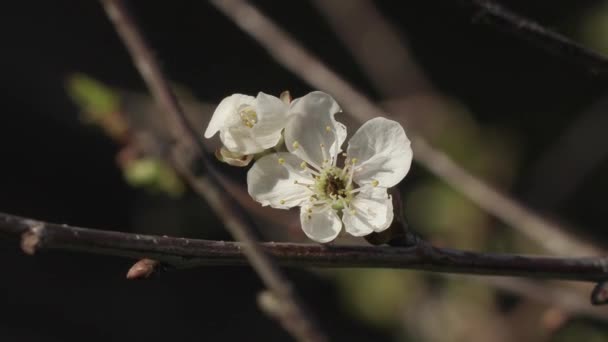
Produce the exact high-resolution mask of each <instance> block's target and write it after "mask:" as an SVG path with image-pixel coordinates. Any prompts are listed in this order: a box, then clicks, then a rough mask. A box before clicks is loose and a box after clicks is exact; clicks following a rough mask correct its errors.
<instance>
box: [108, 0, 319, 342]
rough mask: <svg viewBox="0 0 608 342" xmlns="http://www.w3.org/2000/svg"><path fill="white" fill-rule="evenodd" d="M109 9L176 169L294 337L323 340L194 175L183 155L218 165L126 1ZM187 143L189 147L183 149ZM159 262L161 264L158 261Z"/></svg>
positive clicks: (246, 233)
mask: <svg viewBox="0 0 608 342" xmlns="http://www.w3.org/2000/svg"><path fill="white" fill-rule="evenodd" d="M101 3H102V4H103V6H104V9H105V11H106V13H107V15H108V17H109V18H110V20H111V21H112V23H113V24H114V27H115V28H116V31H117V32H118V35H119V36H120V38H121V39H122V40H123V42H124V44H125V46H126V47H127V49H128V50H129V53H130V54H131V57H132V59H133V62H134V64H135V66H136V67H137V69H138V70H139V72H140V74H141V76H142V78H143V79H144V81H145V82H146V84H147V86H148V88H149V89H150V91H151V92H152V94H153V95H154V98H155V100H156V101H157V103H158V106H159V107H160V108H161V109H162V110H163V112H164V113H165V115H166V116H165V117H166V119H167V123H168V125H169V127H170V130H171V133H172V135H173V138H174V139H175V141H176V142H177V143H176V146H174V147H175V149H174V152H176V153H174V156H173V158H174V163H173V164H174V167H175V168H176V169H177V170H178V171H179V172H180V173H181V174H182V176H184V178H185V179H186V180H187V181H188V182H189V184H190V185H191V186H192V188H193V189H194V190H195V191H196V192H197V193H198V194H199V195H201V197H203V198H204V199H205V200H207V202H208V203H209V205H210V206H211V208H213V209H214V211H215V212H216V214H217V215H218V216H219V217H220V218H221V219H222V221H223V222H224V225H225V227H226V229H227V230H228V231H229V232H230V233H231V234H232V236H233V237H234V238H235V240H237V241H239V242H240V244H239V248H241V247H242V249H243V255H244V256H246V258H247V260H248V261H249V263H250V264H251V266H252V267H253V268H254V270H255V271H256V273H257V274H258V275H259V276H260V278H261V279H262V281H263V282H264V284H265V285H266V286H267V287H268V288H269V289H270V290H271V291H272V294H273V295H274V296H275V297H276V298H277V299H278V300H279V302H280V304H281V307H282V310H281V312H282V313H283V314H282V315H278V318H279V320H280V321H281V323H282V324H283V326H284V327H285V328H286V330H288V331H289V332H290V333H291V334H292V335H293V336H294V337H295V338H297V339H298V340H301V341H323V340H325V339H326V337H325V336H324V334H323V333H322V332H321V331H320V330H319V328H318V327H317V324H316V322H314V320H313V319H312V317H311V316H310V315H309V314H308V313H307V310H305V308H304V306H303V304H302V303H301V301H300V300H299V299H298V298H297V296H296V294H295V293H294V290H293V287H292V285H291V284H290V282H289V281H288V280H287V279H286V278H285V277H284V276H283V275H282V274H281V272H280V270H279V268H278V266H277V265H276V264H275V263H274V262H273V260H272V259H271V258H270V257H269V256H268V255H267V254H266V253H265V252H264V250H263V249H262V248H261V247H260V246H259V245H258V242H257V239H256V237H255V236H254V234H253V232H252V231H251V230H250V228H249V227H248V225H247V224H246V221H245V220H244V219H243V218H242V216H240V215H237V213H239V211H238V209H237V208H236V207H235V206H234V204H232V203H231V201H230V200H229V199H228V198H226V196H224V194H223V192H222V191H221V190H220V189H219V188H218V187H217V186H216V185H215V183H214V182H213V181H212V179H211V178H210V177H209V176H197V175H195V174H194V173H193V172H192V167H191V165H190V163H189V161H184V156H183V155H184V152H185V151H186V149H188V148H189V149H191V150H192V151H191V152H192V153H193V154H196V155H198V157H200V158H201V159H202V160H203V162H204V164H205V166H206V171H207V172H208V173H209V175H210V176H213V175H214V174H215V175H216V174H217V172H215V170H214V168H213V166H212V165H211V163H209V162H208V161H207V160H206V159H205V149H204V146H203V144H202V142H201V141H200V139H199V138H198V135H197V133H196V132H195V131H194V130H193V129H192V127H191V126H190V125H189V123H188V119H187V117H186V115H185V114H184V112H183V110H182V108H181V106H180V104H179V103H178V101H177V99H176V97H175V95H174V93H173V91H172V90H171V87H170V86H169V83H168V82H167V80H166V79H165V77H164V75H163V74H162V72H161V69H160V67H159V65H158V63H157V61H156V59H155V58H154V56H153V54H152V52H151V49H150V48H149V47H148V46H147V44H146V42H145V41H144V39H143V36H142V34H141V33H140V32H139V29H138V27H137V25H136V24H135V21H134V20H133V18H132V17H131V16H130V14H129V13H128V11H127V9H126V7H125V5H124V3H123V2H122V1H121V0H101ZM184 144H187V145H188V146H183V145H184ZM159 261H162V260H160V259H159Z"/></svg>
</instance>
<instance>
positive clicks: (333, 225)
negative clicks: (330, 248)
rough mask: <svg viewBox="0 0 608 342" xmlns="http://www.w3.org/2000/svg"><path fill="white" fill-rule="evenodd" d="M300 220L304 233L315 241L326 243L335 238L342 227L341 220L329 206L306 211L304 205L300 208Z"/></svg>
mask: <svg viewBox="0 0 608 342" xmlns="http://www.w3.org/2000/svg"><path fill="white" fill-rule="evenodd" d="M300 222H301V224H302V230H303V231H304V234H306V236H308V237H309V238H310V239H312V240H315V241H317V242H321V243H326V242H330V241H332V240H333V239H335V238H336V237H337V236H338V234H339V233H340V230H341V229H342V222H341V221H340V218H339V217H338V215H337V214H336V212H335V211H334V210H333V209H331V208H330V207H329V206H326V207H325V208H324V209H323V210H321V211H314V212H312V213H309V212H308V208H307V207H306V206H304V207H302V208H301V209H300Z"/></svg>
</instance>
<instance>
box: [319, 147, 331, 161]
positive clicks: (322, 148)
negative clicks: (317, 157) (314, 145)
mask: <svg viewBox="0 0 608 342" xmlns="http://www.w3.org/2000/svg"><path fill="white" fill-rule="evenodd" d="M319 146H320V147H321V154H323V165H321V166H324V165H325V164H327V162H328V161H329V159H328V158H327V157H328V156H327V151H325V144H323V143H321V144H320V145H319Z"/></svg>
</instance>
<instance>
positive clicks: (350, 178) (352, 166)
mask: <svg viewBox="0 0 608 342" xmlns="http://www.w3.org/2000/svg"><path fill="white" fill-rule="evenodd" d="M356 163H357V158H353V159H351V160H350V164H349V165H346V167H345V169H348V177H347V179H346V187H347V188H348V187H349V186H350V185H351V184H352V183H353V175H354V174H355V164H356Z"/></svg>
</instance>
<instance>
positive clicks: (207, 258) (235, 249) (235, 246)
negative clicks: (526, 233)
mask: <svg viewBox="0 0 608 342" xmlns="http://www.w3.org/2000/svg"><path fill="white" fill-rule="evenodd" d="M24 234H25V235H26V236H32V235H33V236H36V241H37V243H36V244H35V246H32V248H33V249H32V252H39V251H43V250H68V251H78V252H85V253H97V254H103V255H112V256H121V257H128V258H134V259H144V258H148V259H153V260H157V261H159V262H161V263H163V264H165V265H168V266H172V267H175V268H190V267H198V266H205V265H246V264H247V259H246V255H245V251H244V248H243V246H244V245H243V243H239V242H226V241H209V240H198V239H185V238H174V237H166V236H152V235H141V234H130V233H122V232H115V231H105V230H96V229H88V228H79V227H72V226H68V225H59V224H53V223H48V222H42V221H35V220H32V219H26V218H22V217H18V216H14V215H9V214H3V213H0V235H7V236H9V237H13V238H19V237H21V236H22V235H24ZM259 246H260V248H262V249H263V251H264V252H265V253H268V254H269V255H271V256H273V257H274V258H276V260H277V261H278V262H279V263H280V264H282V265H285V266H291V267H306V268H307V267H329V268H344V267H370V268H400V269H413V270H423V271H431V272H444V273H464V274H479V275H500V276H520V277H533V278H548V279H559V280H577V281H592V282H596V281H600V280H602V279H606V278H608V258H603V257H599V258H558V257H544V256H523V255H511V254H489V253H475V252H468V251H460V250H455V249H447V248H437V247H433V246H431V245H429V244H428V243H425V242H421V243H418V244H417V245H416V246H412V247H392V246H390V247H389V246H387V247H373V246H347V245H333V246H332V245H320V244H303V243H275V242H267V243H261V244H260V245H259Z"/></svg>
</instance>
